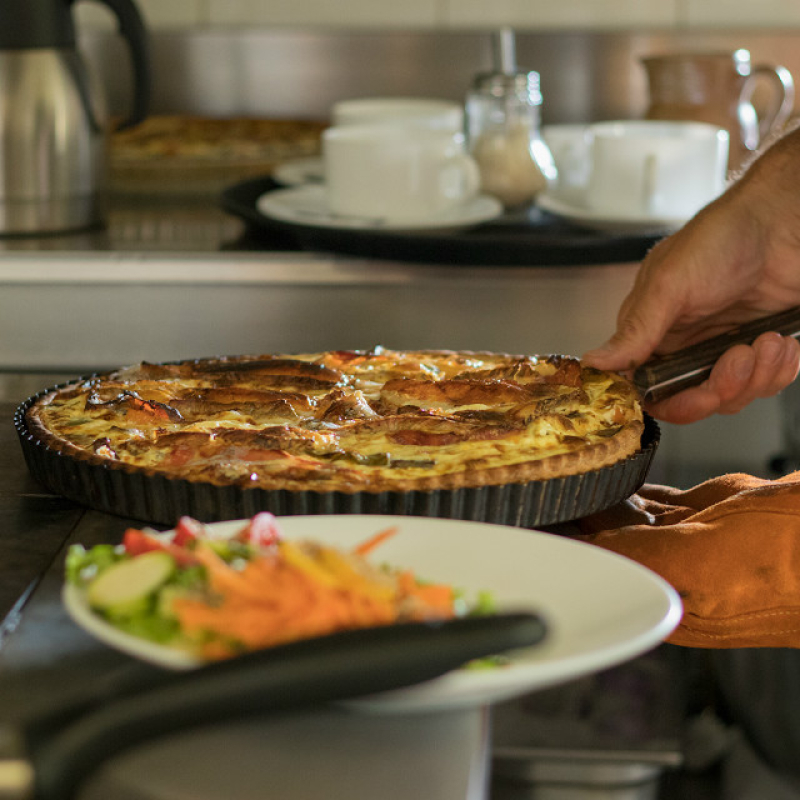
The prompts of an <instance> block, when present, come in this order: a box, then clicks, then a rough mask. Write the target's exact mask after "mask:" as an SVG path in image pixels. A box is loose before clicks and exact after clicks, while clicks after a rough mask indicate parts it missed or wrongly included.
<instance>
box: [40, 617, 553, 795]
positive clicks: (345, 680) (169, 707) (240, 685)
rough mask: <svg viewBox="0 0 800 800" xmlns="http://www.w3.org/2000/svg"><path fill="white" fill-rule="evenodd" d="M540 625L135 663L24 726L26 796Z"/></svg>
mask: <svg viewBox="0 0 800 800" xmlns="http://www.w3.org/2000/svg"><path fill="white" fill-rule="evenodd" d="M545 633H546V626H545V623H544V621H543V620H542V618H541V617H540V616H538V615H537V614H531V613H513V614H499V615H491V616H485V617H471V618H460V619H454V620H449V621H446V622H440V623H406V624H400V625H387V626H382V627H378V628H367V629H359V630H352V631H344V632H342V633H335V634H332V635H330V636H323V637H319V638H316V639H307V640H302V641H298V642H293V643H292V644H288V645H283V646H280V647H274V648H270V649H267V650H261V651H258V652H254V653H248V654H247V655H244V656H240V657H238V658H234V659H231V660H228V661H221V662H216V663H213V664H210V665H208V666H204V667H201V668H198V669H196V670H191V671H189V672H179V673H175V672H161V673H158V674H157V675H154V674H153V671H152V669H147V670H143V671H142V673H141V677H140V679H138V680H136V681H134V682H132V683H130V684H129V685H128V686H127V687H124V688H121V689H118V691H117V694H116V696H115V697H114V698H111V699H107V700H105V701H104V700H103V698H100V699H99V700H98V701H97V702H96V703H95V704H94V705H93V707H92V708H90V709H86V708H78V709H71V710H70V712H69V715H70V716H69V718H68V719H65V712H64V710H59V711H56V712H54V714H53V716H52V718H50V719H44V720H38V721H36V723H34V724H33V725H31V726H29V729H28V731H27V732H26V744H27V749H28V756H29V758H30V760H31V763H32V766H33V770H34V778H35V788H34V793H33V797H34V800H68V799H69V798H71V797H72V795H73V792H74V791H75V789H76V787H77V786H78V785H79V784H80V783H81V782H82V781H83V780H84V779H85V778H86V777H88V775H89V774H90V773H91V772H92V771H94V770H95V769H97V768H98V767H99V766H100V765H101V764H103V763H104V762H105V761H106V760H108V759H109V758H110V757H112V756H114V755H116V754H117V753H120V752H122V751H124V750H125V749H127V748H129V747H133V746H134V745H136V744H139V743H141V742H144V741H147V740H150V739H153V738H155V737H158V736H161V735H164V734H167V733H172V732H175V731H178V730H182V729H185V728H190V727H192V726H195V725H201V724H208V723H209V722H217V721H223V720H231V719H237V718H241V717H246V716H249V715H254V714H267V713H272V712H275V711H285V710H289V709H296V708H303V707H308V706H311V705H315V704H320V703H327V702H333V701H340V700H345V699H352V698H354V697H362V696H366V695H370V694H375V693H377V692H384V691H388V690H390V689H397V688H401V687H404V686H410V685H413V684H415V683H420V682H422V681H426V680H431V679H432V678H436V677H439V676H440V675H443V674H444V673H446V672H449V671H450V670H452V669H457V668H458V667H460V666H462V665H463V664H465V663H466V662H468V661H470V660H472V659H474V658H478V657H481V656H487V655H492V654H495V653H502V652H504V651H506V650H511V649H516V648H521V647H529V646H532V645H535V644H538V643H539V642H540V641H542V639H543V638H544V636H545ZM143 681H144V684H143Z"/></svg>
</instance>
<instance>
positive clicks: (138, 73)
mask: <svg viewBox="0 0 800 800" xmlns="http://www.w3.org/2000/svg"><path fill="white" fill-rule="evenodd" d="M71 2H77V0H71ZM95 2H97V3H100V4H101V5H104V6H107V7H108V8H109V9H111V11H112V12H113V14H114V16H115V17H116V18H117V22H118V23H119V32H120V34H121V35H122V37H123V38H124V39H125V41H126V42H127V44H128V49H129V51H130V54H131V64H132V66H133V102H132V105H131V109H130V112H129V114H128V116H127V117H126V118H125V119H124V120H123V121H122V122H121V123H120V124H119V125H118V126H117V129H118V130H121V129H123V128H130V127H133V126H134V125H136V124H137V123H139V122H141V121H142V120H143V119H144V118H145V117H146V116H147V114H148V112H149V110H150V96H151V93H152V82H153V81H152V67H151V61H150V38H149V36H148V32H147V28H146V27H145V24H144V20H143V19H142V15H141V14H140V13H139V9H138V8H137V7H136V5H135V4H134V2H133V0H95Z"/></svg>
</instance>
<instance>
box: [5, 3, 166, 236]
mask: <svg viewBox="0 0 800 800" xmlns="http://www.w3.org/2000/svg"><path fill="white" fill-rule="evenodd" d="M97 1H98V2H101V3H102V4H103V5H105V6H108V8H109V9H111V11H112V12H113V13H114V16H115V17H116V19H117V21H118V23H119V31H120V33H121V34H122V36H123V37H124V39H125V40H126V42H127V44H128V46H129V50H130V55H131V65H132V68H133V72H134V79H135V80H134V92H133V100H132V108H131V109H130V114H129V115H128V117H127V118H126V119H125V120H124V122H123V123H122V124H123V125H126V126H130V125H133V124H135V123H136V122H138V121H140V120H142V119H143V118H144V117H145V116H146V114H147V109H148V105H149V96H150V63H149V53H148V41H147V33H146V29H145V26H144V23H143V20H142V18H141V16H140V14H139V11H138V9H137V8H136V6H135V5H134V3H133V0H97ZM73 4H74V0H0V235H9V234H33V233H52V232H60V231H71V230H81V229H87V228H90V227H93V226H95V225H99V224H101V223H102V222H103V216H104V197H103V195H104V187H105V175H106V160H107V137H108V121H107V113H106V103H105V98H104V96H103V90H102V86H101V83H100V81H99V78H98V77H96V76H92V75H90V74H89V70H88V69H87V67H86V65H85V63H84V61H83V60H82V58H81V57H80V54H79V53H78V52H77V49H76V40H75V28H74V25H73V20H72V6H73Z"/></svg>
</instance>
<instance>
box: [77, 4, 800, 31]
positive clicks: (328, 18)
mask: <svg viewBox="0 0 800 800" xmlns="http://www.w3.org/2000/svg"><path fill="white" fill-rule="evenodd" d="M138 4H139V7H140V9H141V10H142V13H143V15H144V16H145V18H146V20H147V22H148V24H149V25H151V26H153V27H160V28H161V27H176V26H177V27H217V26H220V27H223V26H251V25H265V26H315V27H322V28H343V27H348V28H376V27H379V28H416V29H470V28H492V27H498V26H502V25H511V26H514V27H516V28H518V29H519V30H541V29H548V28H559V29H591V30H632V29H636V28H649V29H668V30H686V29H704V28H727V29H740V28H743V29H748V30H753V29H760V30H764V29H771V28H777V29H785V28H786V27H787V26H788V27H798V28H800V1H799V0H564V1H563V2H560V3H559V2H553V0H492V2H487V0H402V2H396V1H395V0H333V1H332V0H269V2H267V1H266V0H168V2H164V0H138ZM78 14H79V19H80V21H81V23H82V24H83V23H85V24H90V25H97V26H108V25H110V24H111V22H110V16H109V13H108V12H107V11H106V10H105V9H103V8H102V7H100V6H98V5H97V4H96V3H80V4H79V5H78Z"/></svg>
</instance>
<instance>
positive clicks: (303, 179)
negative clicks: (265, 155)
mask: <svg viewBox="0 0 800 800" xmlns="http://www.w3.org/2000/svg"><path fill="white" fill-rule="evenodd" d="M272 177H273V178H274V179H275V180H276V181H277V182H278V183H282V184H283V185H284V186H305V185H306V184H309V183H311V184H315V183H322V182H323V181H324V180H325V166H324V163H323V161H322V158H321V157H320V156H310V157H309V158H297V159H295V160H294V161H286V162H284V163H283V164H279V165H278V166H277V167H275V169H274V170H273V171H272Z"/></svg>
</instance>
